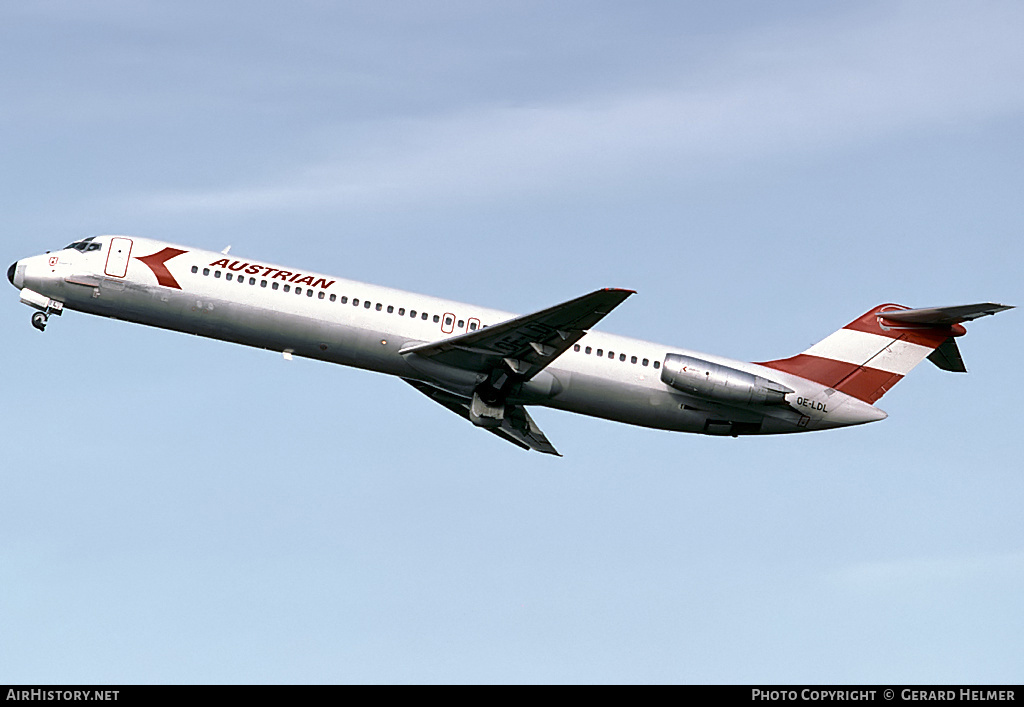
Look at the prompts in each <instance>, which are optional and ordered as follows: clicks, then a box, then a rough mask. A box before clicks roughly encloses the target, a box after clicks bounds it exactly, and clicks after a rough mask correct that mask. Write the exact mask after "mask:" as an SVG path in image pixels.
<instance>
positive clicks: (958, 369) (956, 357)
mask: <svg viewBox="0 0 1024 707" xmlns="http://www.w3.org/2000/svg"><path fill="white" fill-rule="evenodd" d="M928 360H929V361H931V362H932V363H934V364H935V365H936V366H938V367H939V368H941V369H942V370H944V371H952V372H953V373H967V366H965V365H964V360H963V358H962V357H961V356H960V347H959V346H957V345H956V339H954V338H953V337H952V336H951V337H949V338H948V339H946V340H945V341H943V342H942V343H941V344H939V348H937V349H935V350H934V351H932V352H931V353H930V354H928Z"/></svg>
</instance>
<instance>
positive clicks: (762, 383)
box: [661, 354, 793, 405]
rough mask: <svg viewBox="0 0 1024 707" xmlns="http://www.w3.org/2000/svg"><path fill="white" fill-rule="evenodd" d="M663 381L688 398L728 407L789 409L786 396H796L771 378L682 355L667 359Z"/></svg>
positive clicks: (663, 369)
mask: <svg viewBox="0 0 1024 707" xmlns="http://www.w3.org/2000/svg"><path fill="white" fill-rule="evenodd" d="M661 380H662V382H663V383H666V384H667V385H670V386H672V387H673V388H675V389H676V390H681V391H682V392H684V393H687V394H688V395H694V396H697V397H698V398H704V399H705V400H712V401H714V402H717V403H723V404H726V405H785V404H786V395H788V394H789V393H792V392H793V390H792V389H791V388H787V387H786V386H784V385H782V384H780V383H776V382H774V381H770V380H768V379H767V378H762V377H761V376H755V375H754V374H752V373H745V372H743V371H739V370H737V369H735V368H729V367H728V366H722V365H719V364H717V363H711V362H710V361H704V360H702V359H699V358H694V357H693V356H682V355H680V354H668V355H667V356H665V363H664V365H663V366H662V368H661Z"/></svg>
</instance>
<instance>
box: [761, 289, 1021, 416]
mask: <svg viewBox="0 0 1024 707" xmlns="http://www.w3.org/2000/svg"><path fill="white" fill-rule="evenodd" d="M1006 309H1013V307H1010V306H1007V305H1002V304H992V303H985V304H968V305H961V306H957V307H931V308H928V309H908V308H907V307H904V306H902V305H898V304H883V305H879V306H877V307H875V308H874V309H872V310H871V311H869V312H867V313H865V314H864V315H862V316H860V317H858V318H857V319H854V320H853V321H852V322H850V323H849V324H847V325H846V326H845V327H843V328H842V329H840V330H839V331H837V332H835V333H834V334H832V335H830V336H828V337H826V338H825V339H824V340H822V341H819V342H818V343H817V344H815V345H814V346H812V347H811V348H809V349H807V350H806V351H804V352H803V353H801V354H798V355H796V356H793V357H791V358H784V359H780V360H778V361H766V362H763V363H761V365H762V366H767V367H769V368H774V369H776V370H779V371H785V372H786V373H791V374H793V375H795V376H800V377H801V378H807V379H808V380H812V381H814V382H816V383H821V384H822V385H827V386H828V387H830V388H833V389H835V390H838V391H840V392H842V393H846V394H847V395H852V396H853V397H855V398H857V399H859V400H863V401H865V402H867V403H870V404H874V403H875V401H876V400H878V399H879V398H881V397H882V396H883V395H885V394H886V392H888V390H889V389H890V388H892V387H893V386H894V385H896V384H897V383H899V382H900V380H901V379H902V378H903V377H904V376H905V375H907V374H908V373H910V371H911V369H913V368H914V366H916V365H917V364H919V363H921V361H923V360H924V359H926V358H927V359H928V360H929V361H931V362H932V363H934V364H935V365H936V366H938V367H939V368H941V369H943V370H946V371H956V372H960V373H963V372H966V370H967V369H966V368H965V367H964V362H963V359H962V358H961V357H960V349H959V348H958V347H957V344H956V337H958V336H963V335H964V334H966V333H967V330H966V329H965V328H964V327H963V322H968V321H971V320H972V319H978V318H979V317H984V316H986V315H990V314H996V313H998V312H1002V311H1003V310H1006Z"/></svg>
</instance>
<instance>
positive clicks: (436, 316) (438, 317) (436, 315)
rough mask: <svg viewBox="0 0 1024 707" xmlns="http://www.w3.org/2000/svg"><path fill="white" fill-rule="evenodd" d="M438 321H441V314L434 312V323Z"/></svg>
mask: <svg viewBox="0 0 1024 707" xmlns="http://www.w3.org/2000/svg"><path fill="white" fill-rule="evenodd" d="M439 321H441V315H439V314H435V315H434V324H437V323H438V322H439Z"/></svg>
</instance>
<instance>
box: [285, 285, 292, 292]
mask: <svg viewBox="0 0 1024 707" xmlns="http://www.w3.org/2000/svg"><path fill="white" fill-rule="evenodd" d="M284 291H285V292H291V291H292V286H291V285H285V286H284Z"/></svg>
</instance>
